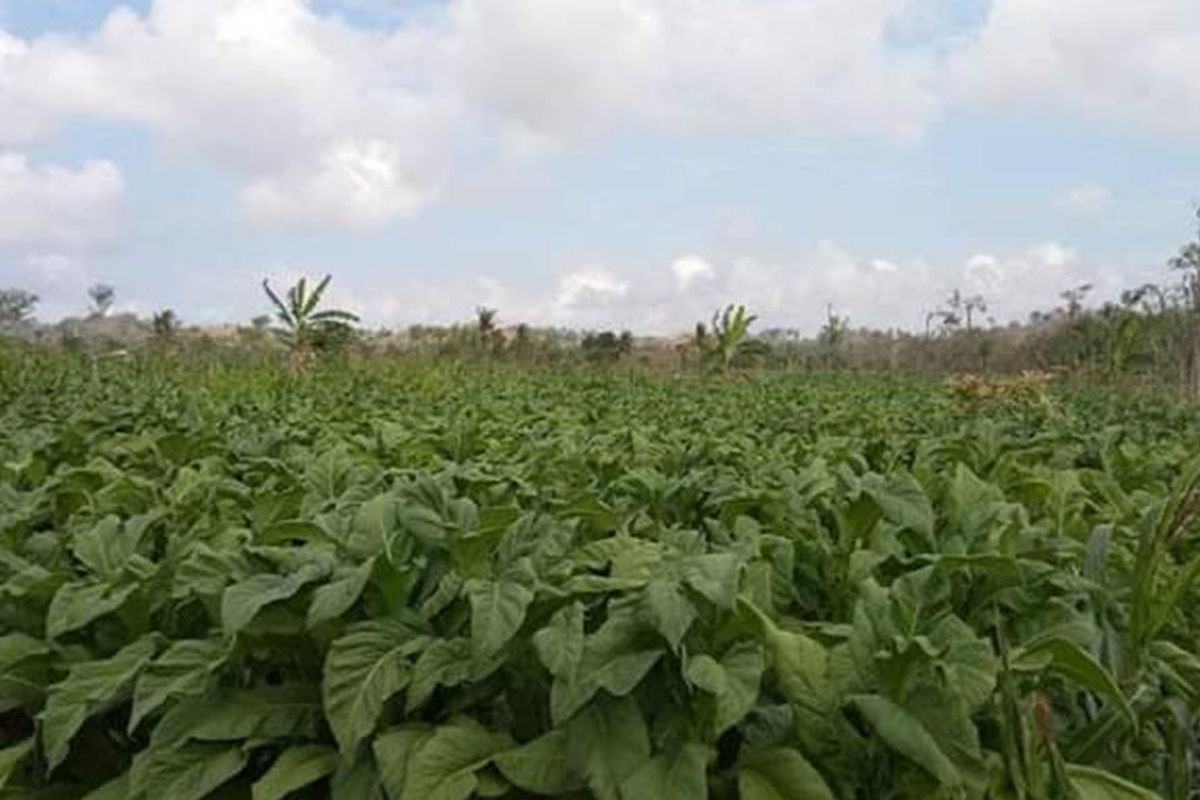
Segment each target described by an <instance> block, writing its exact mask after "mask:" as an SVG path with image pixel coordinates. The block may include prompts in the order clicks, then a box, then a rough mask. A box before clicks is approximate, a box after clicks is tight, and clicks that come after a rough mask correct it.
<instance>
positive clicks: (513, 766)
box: [493, 729, 583, 797]
mask: <svg viewBox="0 0 1200 800" xmlns="http://www.w3.org/2000/svg"><path fill="white" fill-rule="evenodd" d="M493 762H494V763H495V765H496V767H497V768H498V769H499V770H500V772H501V773H502V774H503V775H504V777H505V778H507V779H508V780H510V781H512V783H513V785H515V786H518V787H520V788H522V789H524V790H526V791H528V792H533V793H534V794H542V795H549V796H551V797H554V796H558V795H564V794H567V793H569V792H572V791H577V790H579V789H580V788H582V785H583V784H582V781H580V779H579V778H578V777H577V776H576V775H575V774H574V773H573V772H572V771H571V766H570V761H569V759H568V758H567V733H566V731H565V730H562V729H555V730H552V731H550V732H549V733H547V734H545V735H544V736H541V737H539V738H537V739H534V740H533V741H531V742H527V743H525V744H523V745H521V746H520V747H516V748H513V749H512V750H506V751H505V752H503V753H499V754H497V755H496V757H495V758H494V759H493Z"/></svg>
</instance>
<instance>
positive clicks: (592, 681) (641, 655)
mask: <svg viewBox="0 0 1200 800" xmlns="http://www.w3.org/2000/svg"><path fill="white" fill-rule="evenodd" d="M664 652H665V650H664V649H663V647H662V644H661V641H660V639H659V637H658V636H657V635H655V634H653V633H651V632H649V631H648V630H646V629H644V628H643V627H642V626H641V625H640V624H639V622H638V620H637V616H636V614H635V612H634V610H633V606H631V605H630V604H616V603H614V604H613V607H611V608H610V610H609V616H608V619H606V620H605V621H604V624H603V625H601V626H600V628H599V629H598V630H597V631H596V632H595V633H593V634H592V635H591V636H588V637H587V638H586V639H585V640H584V646H583V656H582V658H581V659H580V662H579V666H578V668H577V669H576V670H575V672H574V674H572V675H570V676H567V677H565V678H555V681H554V684H553V685H552V686H551V689H550V716H551V718H552V719H553V721H554V722H555V724H558V723H560V722H563V721H564V720H566V719H567V718H568V717H570V716H571V715H572V714H574V713H575V711H577V710H578V709H579V708H580V707H581V706H582V705H583V704H584V703H586V702H587V701H588V700H589V699H590V698H591V697H592V695H594V694H595V693H596V691H597V690H599V689H604V690H606V691H607V692H608V693H609V694H611V695H613V696H614V697H623V696H625V695H627V694H629V693H630V692H632V691H633V690H634V689H635V688H636V687H637V685H638V684H639V683H641V681H642V679H643V678H644V677H646V673H648V672H649V671H650V670H651V669H652V668H653V667H654V665H655V664H656V663H657V662H658V660H659V659H660V658H662V656H663V654H664Z"/></svg>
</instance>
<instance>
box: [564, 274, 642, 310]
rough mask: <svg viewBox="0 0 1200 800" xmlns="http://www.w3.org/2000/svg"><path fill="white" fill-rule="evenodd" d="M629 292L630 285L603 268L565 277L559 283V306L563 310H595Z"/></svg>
mask: <svg viewBox="0 0 1200 800" xmlns="http://www.w3.org/2000/svg"><path fill="white" fill-rule="evenodd" d="M628 291H629V284H628V283H627V282H626V281H623V280H621V279H620V278H618V277H617V276H616V275H615V274H614V273H613V272H612V271H611V270H608V269H604V268H602V267H589V268H587V269H582V270H579V271H578V272H572V273H570V274H568V275H564V276H563V277H562V278H561V279H560V280H559V282H558V299H557V302H558V305H559V306H560V307H562V308H568V309H572V308H594V307H596V306H607V305H609V304H611V303H613V302H614V301H616V300H620V299H621V298H622V297H624V296H625V294H626V293H627V292H628Z"/></svg>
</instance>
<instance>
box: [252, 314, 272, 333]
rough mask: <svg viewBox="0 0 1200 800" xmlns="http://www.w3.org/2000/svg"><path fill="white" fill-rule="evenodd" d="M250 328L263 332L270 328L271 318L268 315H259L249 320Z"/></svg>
mask: <svg viewBox="0 0 1200 800" xmlns="http://www.w3.org/2000/svg"><path fill="white" fill-rule="evenodd" d="M250 327H252V328H254V330H256V331H265V330H266V329H267V328H269V327H271V316H270V315H269V314H259V315H258V316H257V317H254V318H252V319H251V320H250Z"/></svg>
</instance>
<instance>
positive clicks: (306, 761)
mask: <svg viewBox="0 0 1200 800" xmlns="http://www.w3.org/2000/svg"><path fill="white" fill-rule="evenodd" d="M337 768H338V754H337V751H336V750H334V749H333V748H331V747H325V746H324V745H319V744H311V745H300V746H298V747H289V748H288V749H287V750H284V751H283V752H282V753H280V754H279V758H277V759H275V763H273V764H272V765H271V768H270V769H269V770H267V772H266V774H265V775H263V776H262V777H261V778H259V779H258V780H257V781H255V782H254V786H253V787H252V789H251V797H252V798H253V800H283V798H285V797H287V796H288V795H289V794H291V793H292V792H294V791H296V790H297V789H302V788H304V787H305V786H308V785H309V784H310V783H315V782H316V781H319V780H320V779H321V778H324V777H325V776H326V775H332V774H333V773H334V772H335V771H336V770H337Z"/></svg>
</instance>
